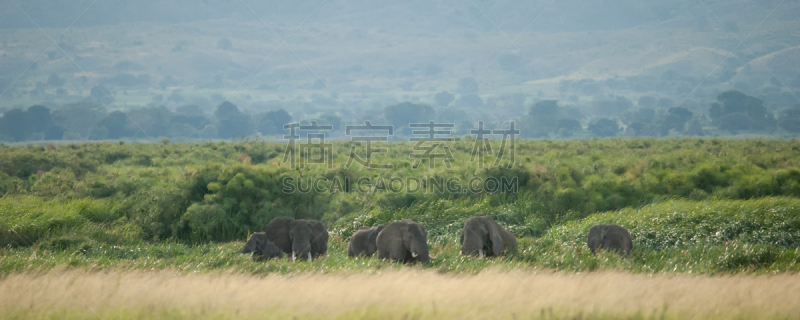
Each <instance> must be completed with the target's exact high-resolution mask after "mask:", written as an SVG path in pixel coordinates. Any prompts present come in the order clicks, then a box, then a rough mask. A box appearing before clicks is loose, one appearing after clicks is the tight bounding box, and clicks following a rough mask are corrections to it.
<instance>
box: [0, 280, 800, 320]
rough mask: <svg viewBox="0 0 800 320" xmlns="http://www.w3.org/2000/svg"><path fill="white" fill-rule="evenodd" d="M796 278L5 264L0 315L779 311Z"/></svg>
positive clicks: (536, 315) (502, 315)
mask: <svg viewBox="0 0 800 320" xmlns="http://www.w3.org/2000/svg"><path fill="white" fill-rule="evenodd" d="M798 290H800V276H798V275H797V274H782V275H773V276H722V277H707V276H690V275H671V276H668V275H657V276H647V275H632V274H628V273H621V272H612V271H604V272H593V273H561V272H552V271H550V270H538V271H523V270H506V271H494V270H493V271H488V272H484V273H481V274H478V275H474V276H453V275H443V274H440V273H436V272H431V271H426V270H422V269H419V268H406V269H405V270H402V271H397V270H391V271H382V272H378V273H375V274H354V275H325V274H298V275H292V276H277V275H270V276H263V277H260V276H252V275H243V274H231V273H226V272H223V273H213V274H184V273H176V272H172V271H140V272H116V271H111V272H78V271H63V270H59V271H52V272H48V273H41V274H30V273H22V274H14V275H11V276H8V277H6V278H4V279H3V280H0V294H1V295H2V296H3V297H4V299H3V300H2V301H0V315H2V316H4V318H5V319H51V318H58V319H78V318H95V317H99V318H102V319H132V318H147V319H191V318H215V319H286V318H290V317H293V318H303V319H442V318H458V319H520V318H523V319H620V318H625V319H687V318H693V319H731V318H738V319H742V318H747V319H785V318H796V317H798V316H800V296H798V295H797V294H796V292H798Z"/></svg>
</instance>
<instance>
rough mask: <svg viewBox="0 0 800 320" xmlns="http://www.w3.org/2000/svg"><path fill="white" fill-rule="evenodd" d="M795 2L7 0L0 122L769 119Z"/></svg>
mask: <svg viewBox="0 0 800 320" xmlns="http://www.w3.org/2000/svg"><path fill="white" fill-rule="evenodd" d="M797 17H800V4H798V3H797V2H794V1H771V0H770V1H757V2H756V1H738V0H736V1H670V2H663V1H629V0H626V1H588V0H555V1H552V0H546V1H466V2H465V1H436V2H431V1H406V2H402V3H397V2H395V1H338V0H335V1H334V0H330V1H325V0H323V1H310V2H283V1H281V2H273V1H268V2H264V1H259V2H256V1H251V0H242V1H237V0H231V1H211V0H210V1H168V2H162V1H150V0H147V1H69V2H63V1H43V0H37V1H20V0H8V1H3V2H0V28H2V30H0V42H1V43H2V47H0V93H1V94H2V96H0V113H4V115H3V117H2V118H0V140H2V141H7V142H15V141H16V142H20V141H31V140H70V141H76V140H78V141H80V140H87V139H95V140H108V139H144V140H154V139H160V138H162V137H169V138H173V139H178V140H185V141H189V140H197V139H229V138H236V137H243V136H255V135H260V136H263V137H265V138H266V139H273V140H280V139H281V135H283V134H287V133H288V130H286V131H284V130H283V129H282V125H283V124H285V123H288V122H300V123H303V124H307V123H310V121H317V122H318V123H320V124H330V125H332V126H333V127H334V130H333V132H332V133H331V135H332V136H334V137H335V136H343V135H344V130H343V129H344V126H345V125H358V124H360V125H363V123H364V122H363V121H365V120H367V121H371V122H372V123H373V124H375V125H377V124H393V125H395V126H396V128H397V134H396V136H395V137H393V139H400V140H406V139H407V136H408V135H410V131H411V130H410V129H409V128H408V127H407V125H405V123H407V122H428V121H429V120H435V121H437V122H449V123H454V124H455V128H454V129H453V132H452V134H453V135H461V136H463V135H465V134H467V133H468V132H469V130H471V129H476V128H477V123H478V121H484V122H485V123H486V126H487V127H488V128H502V127H507V126H508V123H509V121H515V122H516V124H517V127H518V128H520V130H521V132H522V136H523V137H527V138H554V139H559V138H589V137H613V136H652V137H676V136H735V135H744V136H753V135H755V136H773V137H784V138H788V137H794V136H797V133H798V132H800V99H798V96H800V73H799V71H800V21H798V19H797ZM732 90H735V91H732ZM723 93H727V94H728V95H725V94H723ZM225 101H228V102H230V104H225V103H224V102H225ZM34 105H39V106H44V107H45V108H46V109H47V111H46V112H45V111H44V109H32V108H31V106H34ZM715 105H716V109H715ZM393 106H394V107H395V108H392V107H393ZM737 108H738V109H737ZM14 109H18V110H17V111H14ZM115 111H119V112H115ZM48 112H49V115H48V116H47V117H45V116H44V114H45V113H48ZM45 118H47V119H45ZM20 119H27V120H24V121H28V122H25V124H24V125H23V124H22V123H23V122H24V121H23V120H20Z"/></svg>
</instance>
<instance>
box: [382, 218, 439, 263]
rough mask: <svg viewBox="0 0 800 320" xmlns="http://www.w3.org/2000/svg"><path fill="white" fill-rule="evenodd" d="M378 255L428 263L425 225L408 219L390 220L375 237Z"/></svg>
mask: <svg viewBox="0 0 800 320" xmlns="http://www.w3.org/2000/svg"><path fill="white" fill-rule="evenodd" d="M376 244H377V246H378V257H379V258H381V259H391V260H396V261H403V262H405V263H416V262H422V263H428V262H429V261H430V259H431V257H430V255H429V254H428V232H427V231H425V227H424V226H422V225H421V224H419V223H416V222H414V221H411V220H409V219H405V220H401V221H397V222H392V223H390V224H389V225H388V226H386V227H385V228H383V230H381V232H380V233H378V238H377V239H376Z"/></svg>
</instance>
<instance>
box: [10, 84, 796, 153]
mask: <svg viewBox="0 0 800 320" xmlns="http://www.w3.org/2000/svg"><path fill="white" fill-rule="evenodd" d="M476 97H477V96H476ZM478 99H480V98H479V97H478ZM436 100H437V102H436V104H437V105H439V106H440V107H441V106H446V105H448V104H449V103H450V102H452V101H453V100H454V96H453V95H452V94H449V93H447V92H441V93H439V94H437V95H436ZM445 100H446V101H445ZM670 102H671V101H670ZM637 105H638V106H637V107H634V104H633V102H631V101H630V100H628V99H626V98H624V97H616V99H606V100H602V101H596V102H593V104H592V106H591V108H593V110H589V111H590V113H591V114H592V115H591V116H587V115H586V114H584V113H583V112H582V110H581V109H579V108H576V107H565V106H561V105H559V101H557V100H541V101H538V102H536V103H534V104H533V105H531V106H530V107H529V108H528V109H527V112H526V113H525V114H524V115H520V116H518V117H517V118H516V119H508V120H516V121H517V127H518V128H520V130H521V133H522V137H525V138H555V139H558V138H589V137H601V138H603V137H614V136H628V137H666V136H670V135H672V136H705V135H709V134H711V133H712V132H713V133H716V134H738V133H760V134H774V133H776V131H778V130H779V129H782V130H784V131H785V132H788V133H791V134H795V133H800V104H798V105H796V106H795V107H793V108H788V109H784V110H782V111H780V113H779V114H778V115H777V117H776V115H775V114H773V112H771V111H769V110H768V109H767V108H766V107H765V106H764V103H763V101H762V100H759V99H757V98H755V97H752V96H749V95H747V94H745V93H742V92H740V91H736V90H731V91H726V92H723V93H721V94H719V95H718V96H717V98H716V101H715V102H713V103H711V104H710V105H709V107H708V108H707V112H705V113H701V112H698V111H699V110H698V109H697V108H692V110H694V111H692V110H690V108H687V107H686V106H682V105H681V106H672V103H664V102H663V101H660V100H658V101H657V100H656V99H655V98H652V97H642V98H641V99H639V101H638V103H637ZM594 109H596V110H594ZM442 110H443V111H450V112H449V113H448V112H441V114H440V112H437V110H435V109H434V108H433V107H432V106H430V105H427V104H421V103H411V102H403V103H399V104H395V105H391V106H387V107H385V108H383V110H382V111H383V112H382V114H376V115H374V116H377V117H378V118H379V119H374V120H373V123H375V124H378V123H387V124H391V125H393V126H394V127H395V130H397V133H396V134H395V135H396V136H408V135H410V134H411V130H410V129H408V124H410V123H427V122H428V121H430V119H434V118H437V115H438V116H439V117H438V119H437V121H439V122H451V123H457V125H456V127H457V128H456V129H454V130H453V132H452V133H453V134H465V135H466V134H468V133H469V130H470V129H475V128H474V127H472V126H474V123H473V122H476V121H477V120H476V119H472V118H470V117H469V116H468V115H465V114H466V112H457V111H453V110H447V109H446V108H445V109H442ZM292 121H298V120H295V119H293V118H292V116H291V114H289V112H287V111H286V110H284V109H278V110H273V111H268V112H263V113H258V114H248V113H245V112H242V111H241V110H239V108H238V107H237V106H236V105H235V104H233V103H231V102H228V101H225V102H223V103H221V104H220V105H218V106H217V107H216V109H215V110H214V111H213V113H212V114H208V115H207V114H205V113H204V112H203V110H202V109H201V108H200V107H198V106H196V105H186V106H181V107H178V108H176V109H175V110H174V111H173V110H170V109H168V108H166V107H164V106H151V107H144V108H139V109H132V110H127V111H121V110H109V109H107V108H106V107H105V106H103V105H102V104H100V103H99V102H98V101H92V100H86V101H81V102H75V103H70V104H65V105H63V106H61V107H59V108H56V109H50V108H48V107H46V106H42V105H34V106H31V107H28V108H26V109H19V108H18V109H12V110H9V111H6V112H5V113H4V114H3V115H2V117H0V141H8V142H19V141H35V140H113V139H126V138H127V139H130V138H134V139H148V138H150V139H155V138H186V139H232V138H237V137H238V138H241V137H246V136H255V135H258V134H260V135H281V134H284V133H286V130H284V128H283V126H284V125H285V124H288V123H290V122H292ZM303 121H304V122H305V121H316V122H317V123H318V124H320V125H331V126H332V127H333V130H334V131H339V130H342V124H343V119H342V118H341V117H340V116H339V115H336V114H326V115H322V116H319V117H317V118H314V119H305V120H303ZM354 124H355V123H354ZM491 125H492V126H494V127H499V126H503V124H502V123H493V124H491Z"/></svg>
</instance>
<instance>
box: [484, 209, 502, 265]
mask: <svg viewBox="0 0 800 320" xmlns="http://www.w3.org/2000/svg"><path fill="white" fill-rule="evenodd" d="M486 229H488V230H489V240H492V253H494V255H496V256H499V255H500V254H502V253H503V249H504V248H505V246H504V245H503V235H502V234H501V233H500V232H501V231H500V225H499V224H497V222H495V221H494V219H492V218H489V221H487V223H486Z"/></svg>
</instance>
